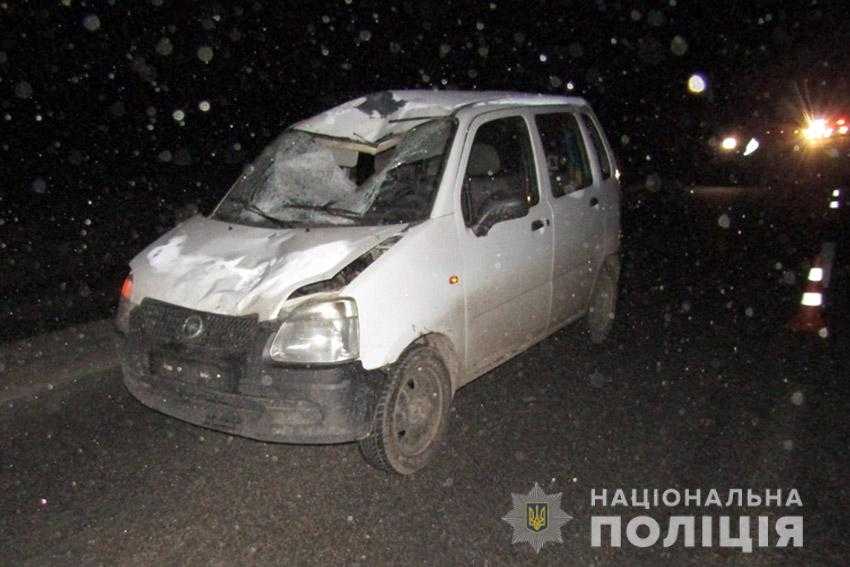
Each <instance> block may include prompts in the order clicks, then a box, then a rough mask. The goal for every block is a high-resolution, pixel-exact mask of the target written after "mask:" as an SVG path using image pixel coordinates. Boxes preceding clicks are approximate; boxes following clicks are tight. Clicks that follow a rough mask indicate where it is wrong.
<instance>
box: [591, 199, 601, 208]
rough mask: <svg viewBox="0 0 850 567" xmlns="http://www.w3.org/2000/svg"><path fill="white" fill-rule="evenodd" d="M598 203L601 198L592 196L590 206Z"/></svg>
mask: <svg viewBox="0 0 850 567" xmlns="http://www.w3.org/2000/svg"><path fill="white" fill-rule="evenodd" d="M598 204H599V199H597V198H596V197H591V198H590V206H591V207H595V206H596V205H598Z"/></svg>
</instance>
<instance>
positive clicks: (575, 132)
mask: <svg viewBox="0 0 850 567" xmlns="http://www.w3.org/2000/svg"><path fill="white" fill-rule="evenodd" d="M534 120H535V122H536V123H537V130H538V131H539V132H540V140H541V141H542V142H543V149H544V150H545V152H546V165H547V169H548V170H549V181H550V182H551V185H552V194H553V195H554V196H555V197H561V196H562V195H566V194H567V193H570V192H572V191H577V190H578V189H583V188H585V187H587V186H589V185H590V184H591V183H593V177H592V176H591V174H590V164H589V162H588V161H587V150H586V149H585V147H584V141H583V140H582V137H581V129H580V128H579V125H578V122H577V121H576V119H575V116H573V115H572V114H566V113H559V114H538V115H537V116H535V117H534Z"/></svg>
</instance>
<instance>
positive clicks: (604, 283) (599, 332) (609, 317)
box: [587, 262, 618, 344]
mask: <svg viewBox="0 0 850 567" xmlns="http://www.w3.org/2000/svg"><path fill="white" fill-rule="evenodd" d="M617 276H618V274H617V270H616V269H615V268H614V267H613V266H612V265H611V264H610V263H609V262H605V263H603V264H602V268H601V269H600V271H599V275H598V276H597V278H596V286H595V287H594V288H593V295H591V297H590V306H589V307H588V310H587V332H588V335H590V340H591V342H593V343H594V344H601V343H603V342H604V341H605V339H607V338H608V335H609V334H611V328H612V327H613V326H614V317H615V316H616V313H617V280H618V277H617Z"/></svg>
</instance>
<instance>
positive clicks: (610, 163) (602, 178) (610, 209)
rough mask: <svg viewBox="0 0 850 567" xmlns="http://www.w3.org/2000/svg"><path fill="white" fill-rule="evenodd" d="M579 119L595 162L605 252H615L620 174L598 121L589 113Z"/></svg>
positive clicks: (616, 246)
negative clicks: (592, 150)
mask: <svg viewBox="0 0 850 567" xmlns="http://www.w3.org/2000/svg"><path fill="white" fill-rule="evenodd" d="M581 118H582V125H583V126H584V130H585V133H586V134H587V137H588V138H589V139H590V142H591V147H592V148H593V149H594V152H593V156H595V157H596V161H597V167H596V172H597V173H596V174H595V175H596V177H597V178H598V179H599V201H600V206H601V208H602V217H603V219H604V230H605V239H606V240H607V241H608V242H607V243H606V246H605V250H607V251H610V250H616V249H617V248H618V247H619V241H620V179H619V177H620V174H619V171H618V170H617V164H616V161H615V160H614V155H613V152H612V151H611V145H610V144H608V143H607V142H606V141H605V136H604V134H603V133H602V128H600V127H599V121H598V120H597V119H596V117H595V116H593V115H592V114H590V113H589V112H582V113H581ZM593 156H591V157H593Z"/></svg>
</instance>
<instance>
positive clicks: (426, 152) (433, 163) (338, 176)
mask: <svg viewBox="0 0 850 567" xmlns="http://www.w3.org/2000/svg"><path fill="white" fill-rule="evenodd" d="M453 131H454V121H453V120H452V119H449V118H445V119H437V120H431V121H428V122H425V123H422V124H420V125H418V126H416V127H414V128H412V129H411V130H409V131H408V132H407V133H406V134H404V136H402V137H400V138H398V139H391V140H385V141H384V142H382V143H381V144H378V145H377V146H376V147H373V146H370V145H367V144H362V143H358V142H355V141H346V140H338V139H332V138H327V137H324V136H319V135H315V134H310V133H308V132H303V131H300V130H295V129H290V130H287V131H286V132H284V133H283V134H282V135H281V136H280V137H278V138H277V140H275V141H274V142H273V143H272V144H270V145H269V146H268V147H267V148H266V149H265V150H264V151H263V153H262V154H261V155H260V156H259V157H258V158H257V159H256V160H255V161H254V163H252V164H251V165H250V166H248V167H247V168H246V169H245V171H244V172H243V173H242V175H240V177H239V179H238V180H237V181H236V183H234V185H233V187H232V188H231V189H230V191H229V192H228V194H227V196H226V197H225V198H224V200H223V201H222V202H221V204H220V205H219V207H218V209H217V210H216V211H215V213H214V214H213V218H216V219H218V220H224V221H228V222H235V223H239V224H247V225H253V226H264V227H267V226H316V225H351V224H389V223H401V222H412V221H416V220H421V219H424V218H426V217H427V216H428V214H429V213H430V211H431V205H432V202H433V198H434V195H435V194H436V191H437V187H438V186H439V183H440V179H441V176H442V171H443V161H444V159H443V158H444V155H445V153H446V152H447V151H448V147H449V142H450V141H451V138H452V133H453Z"/></svg>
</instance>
